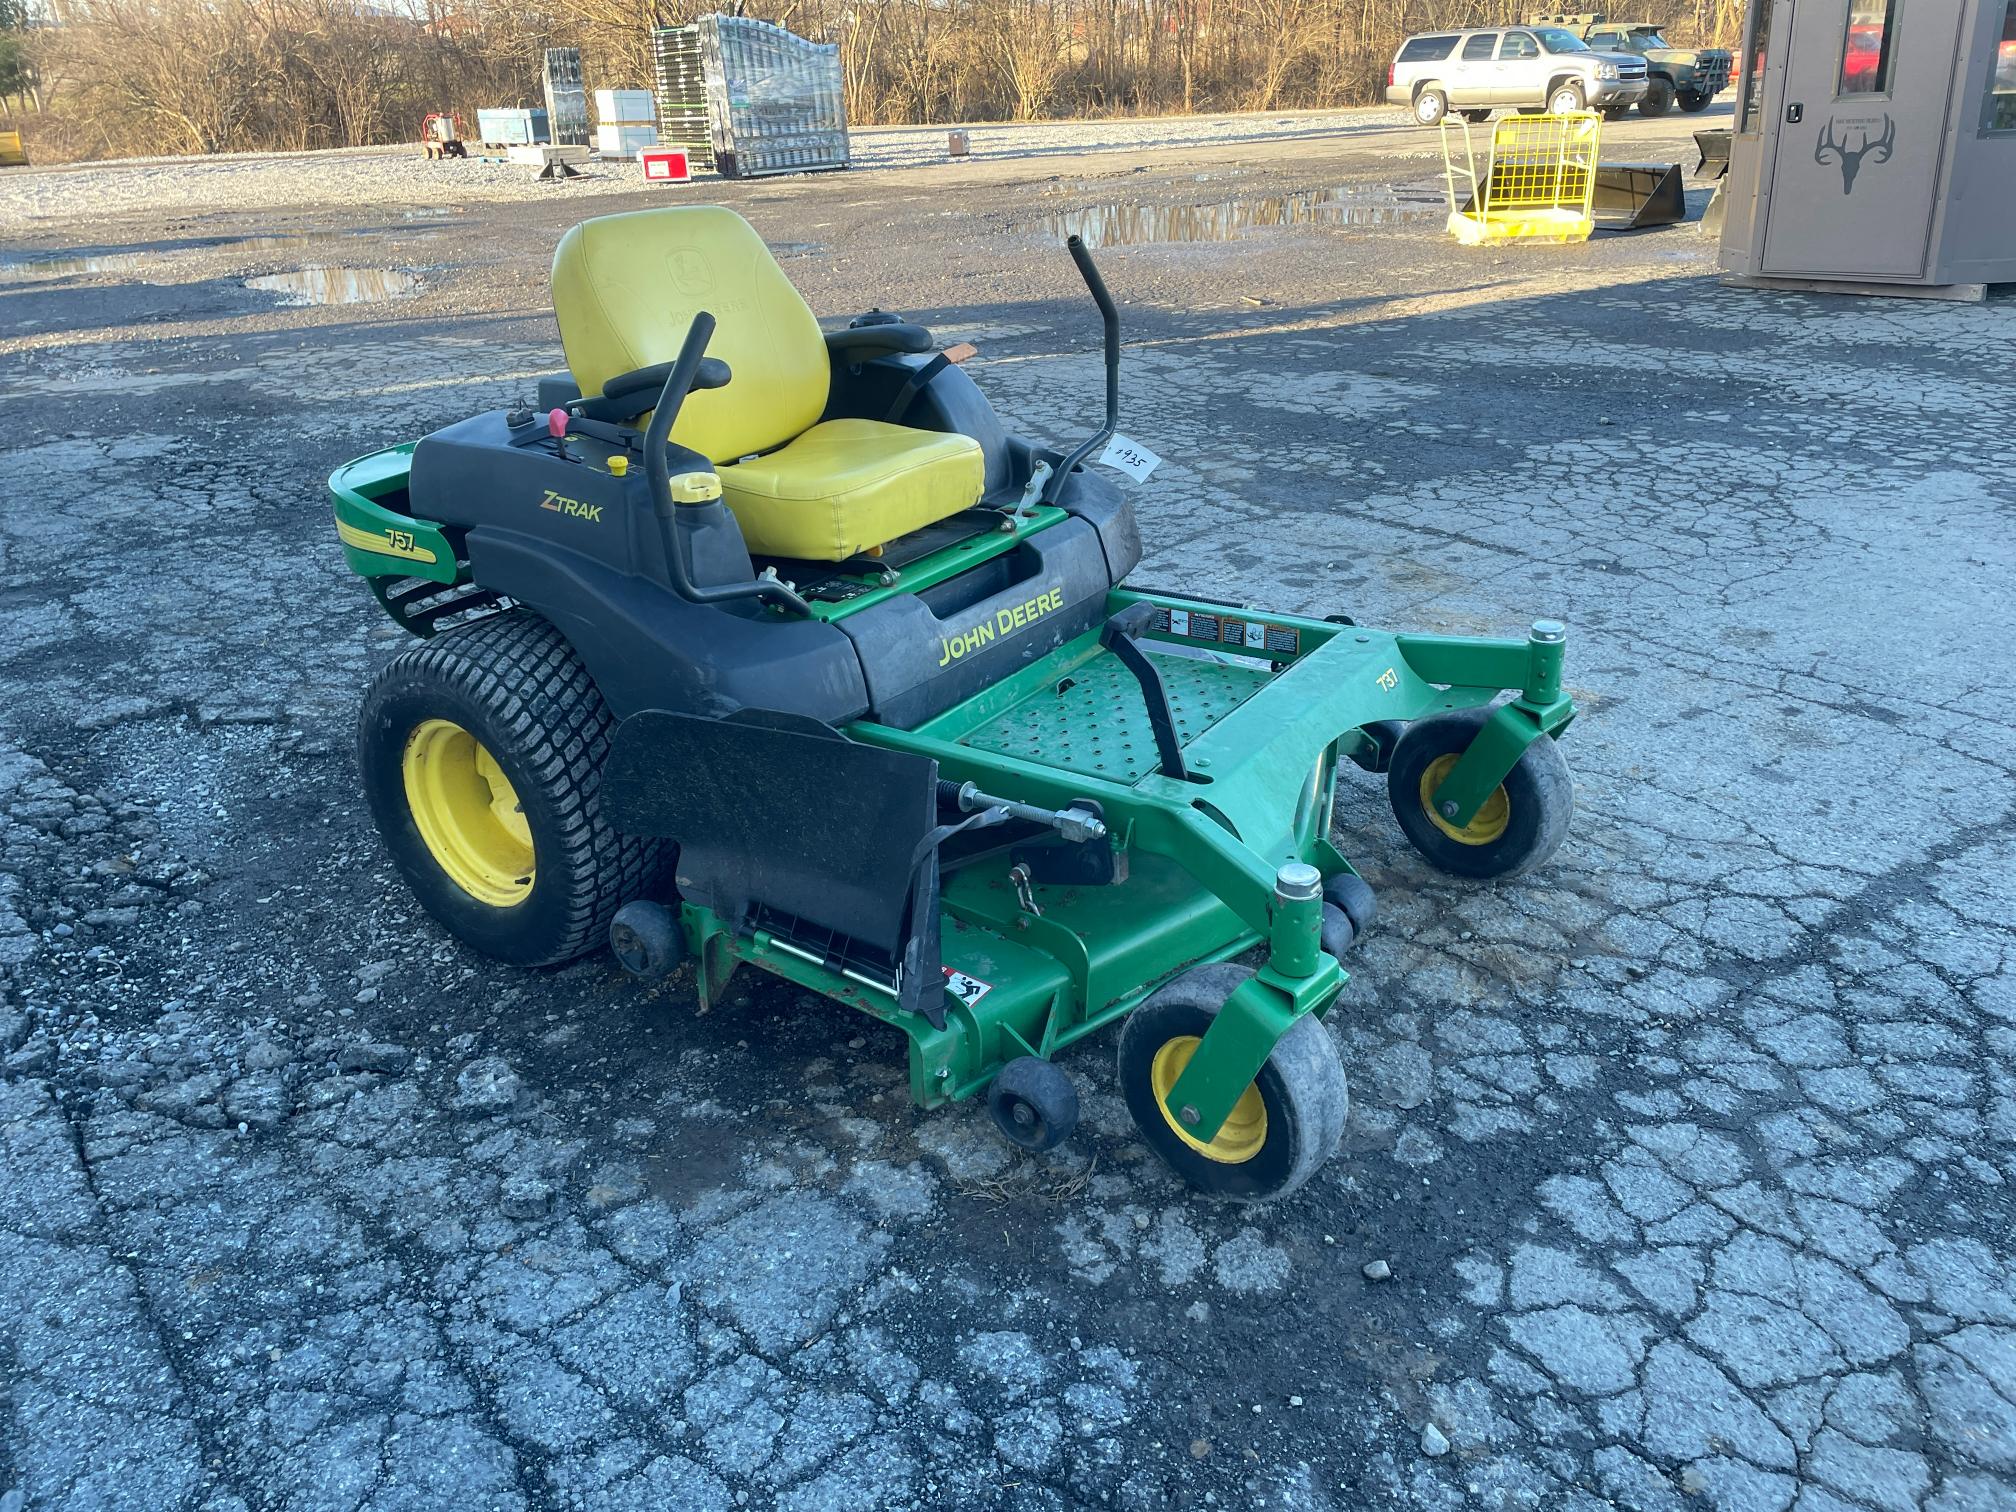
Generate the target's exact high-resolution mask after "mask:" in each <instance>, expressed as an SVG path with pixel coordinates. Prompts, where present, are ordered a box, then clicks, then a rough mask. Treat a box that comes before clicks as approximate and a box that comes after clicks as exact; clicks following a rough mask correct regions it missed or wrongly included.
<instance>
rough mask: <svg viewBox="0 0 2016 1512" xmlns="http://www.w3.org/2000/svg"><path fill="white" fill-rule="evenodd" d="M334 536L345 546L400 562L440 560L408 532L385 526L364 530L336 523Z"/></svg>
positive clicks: (344, 523)
mask: <svg viewBox="0 0 2016 1512" xmlns="http://www.w3.org/2000/svg"><path fill="white" fill-rule="evenodd" d="M336 535H337V538H338V539H339V540H341V541H342V542H343V544H344V545H345V546H353V547H355V548H356V549H357V550H359V551H372V552H376V553H377V554H378V555H379V556H389V557H397V558H399V560H400V561H402V562H434V561H438V560H440V559H439V558H438V557H436V556H435V555H434V552H433V550H432V548H430V547H427V546H422V545H421V544H420V543H419V541H417V540H415V539H414V536H413V532H412V531H410V530H395V529H393V528H392V527H391V526H389V525H388V526H386V527H385V528H384V529H383V530H365V529H364V528H363V527H362V526H358V525H352V524H351V523H350V522H349V521H348V520H338V521H337V522H336Z"/></svg>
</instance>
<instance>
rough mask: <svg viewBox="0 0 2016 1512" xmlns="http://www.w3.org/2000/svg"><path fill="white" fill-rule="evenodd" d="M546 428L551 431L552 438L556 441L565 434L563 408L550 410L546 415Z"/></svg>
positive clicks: (565, 419)
mask: <svg viewBox="0 0 2016 1512" xmlns="http://www.w3.org/2000/svg"><path fill="white" fill-rule="evenodd" d="M546 429H548V430H549V431H551V432H553V439H554V440H556V441H558V440H559V439H560V438H561V437H563V436H565V435H566V434H567V411H565V410H564V409H556V410H553V411H550V412H549V413H548V414H547V416H546Z"/></svg>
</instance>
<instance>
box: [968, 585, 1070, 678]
mask: <svg viewBox="0 0 2016 1512" xmlns="http://www.w3.org/2000/svg"><path fill="white" fill-rule="evenodd" d="M1063 607H1064V590H1063V589H1062V588H1051V589H1048V590H1046V591H1044V592H1042V593H1039V594H1037V595H1036V597H1034V598H1032V599H1024V600H1023V601H1022V602H1021V603H1019V604H1010V605H1009V606H1008V607H1007V608H1006V609H997V610H995V611H994V615H993V618H991V619H984V620H982V621H980V623H979V624H977V625H975V626H973V627H972V628H971V629H970V630H962V631H960V632H959V634H957V635H948V636H941V637H940V638H939V641H938V644H939V646H940V648H941V649H940V651H939V653H938V665H939V666H941V667H947V666H950V665H951V664H952V663H953V662H955V661H957V660H959V658H960V657H962V656H964V655H966V654H967V653H968V652H969V651H978V650H979V649H980V648H981V647H982V646H991V645H993V644H994V642H995V641H997V640H999V639H1000V638H1001V637H1002V636H1004V635H1012V634H1014V633H1015V632H1016V631H1017V630H1020V629H1021V628H1022V627H1023V626H1024V625H1029V624H1033V623H1035V622H1036V621H1037V620H1039V619H1041V618H1042V617H1043V616H1044V615H1046V614H1048V613H1050V611H1051V610H1053V609H1061V608H1063Z"/></svg>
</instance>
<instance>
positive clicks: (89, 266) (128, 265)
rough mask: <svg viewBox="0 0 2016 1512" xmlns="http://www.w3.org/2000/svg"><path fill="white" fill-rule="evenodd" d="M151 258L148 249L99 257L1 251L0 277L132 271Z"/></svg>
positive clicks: (20, 278)
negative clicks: (47, 255) (54, 255)
mask: <svg viewBox="0 0 2016 1512" xmlns="http://www.w3.org/2000/svg"><path fill="white" fill-rule="evenodd" d="M156 255H158V254H156ZM147 259H148V254H147V253H144V252H107V253H104V254H103V255H101V256H95V257H93V256H84V257H44V256H39V255H37V254H36V253H33V252H30V253H25V254H15V253H0V281H5V282H9V283H25V282H28V281H29V280H31V279H37V278H71V277H74V276H75V275H77V274H79V273H131V272H133V271H134V270H135V269H137V268H139V267H141V266H142V265H143V264H144V263H145V262H146V261H147Z"/></svg>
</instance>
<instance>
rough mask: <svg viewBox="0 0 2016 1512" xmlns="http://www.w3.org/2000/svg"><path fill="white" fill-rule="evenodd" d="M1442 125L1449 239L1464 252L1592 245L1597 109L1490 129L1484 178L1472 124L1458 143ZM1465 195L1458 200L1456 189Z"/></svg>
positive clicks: (1511, 120)
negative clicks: (1492, 246) (1509, 244)
mask: <svg viewBox="0 0 2016 1512" xmlns="http://www.w3.org/2000/svg"><path fill="white" fill-rule="evenodd" d="M1451 124H1452V123H1451V120H1450V117H1449V116H1446V115H1445V116H1444V117H1443V118H1442V178H1443V184H1444V186H1445V188H1446V189H1447V191H1448V195H1449V234H1450V235H1452V236H1454V237H1455V238H1456V239H1457V240H1458V241H1460V242H1462V243H1463V244H1464V245H1465V246H1466V247H1474V246H1477V245H1479V244H1480V243H1484V242H1500V241H1549V242H1579V241H1587V240H1588V239H1589V233H1590V232H1591V231H1593V230H1594V229H1595V227H1596V221H1595V216H1594V213H1593V210H1592V206H1593V204H1594V200H1595V194H1596V153H1597V146H1598V140H1599V137H1600V135H1601V128H1602V124H1603V123H1602V119H1601V118H1600V117H1599V116H1598V115H1597V114H1596V112H1595V111H1593V110H1575V111H1569V112H1567V113H1565V114H1562V115H1512V116H1506V117H1505V118H1504V119H1503V120H1501V121H1499V122H1498V123H1497V124H1496V125H1495V126H1493V127H1492V129H1491V156H1490V157H1489V158H1488V159H1487V160H1486V162H1485V165H1484V170H1483V172H1482V173H1481V174H1480V173H1479V172H1478V169H1477V156H1476V150H1475V148H1474V147H1473V145H1472V142H1471V137H1470V123H1469V122H1468V121H1466V120H1460V119H1459V120H1456V121H1455V122H1454V123H1453V124H1454V125H1455V126H1456V127H1457V128H1458V129H1459V130H1460V131H1461V133H1462V140H1461V142H1460V144H1459V143H1458V141H1457V139H1456V138H1455V137H1454V136H1452V135H1451V132H1450V127H1451ZM1459 188H1460V189H1462V190H1463V191H1464V192H1463V195H1462V197H1461V198H1460V199H1459V198H1458V196H1457V190H1458V189H1459Z"/></svg>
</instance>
